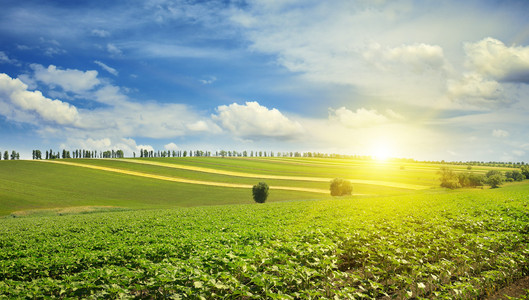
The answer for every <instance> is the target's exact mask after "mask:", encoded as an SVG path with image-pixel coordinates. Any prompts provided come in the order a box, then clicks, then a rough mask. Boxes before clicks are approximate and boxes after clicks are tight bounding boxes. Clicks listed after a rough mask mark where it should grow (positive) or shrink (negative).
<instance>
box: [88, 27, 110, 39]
mask: <svg viewBox="0 0 529 300" xmlns="http://www.w3.org/2000/svg"><path fill="white" fill-rule="evenodd" d="M92 35H93V36H97V37H102V38H105V37H109V36H110V32H108V31H106V30H103V29H93V30H92Z"/></svg>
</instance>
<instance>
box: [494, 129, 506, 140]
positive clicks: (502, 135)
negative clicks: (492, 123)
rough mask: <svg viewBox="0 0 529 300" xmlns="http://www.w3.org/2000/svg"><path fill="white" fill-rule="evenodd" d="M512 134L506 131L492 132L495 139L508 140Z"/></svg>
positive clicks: (496, 130)
mask: <svg viewBox="0 0 529 300" xmlns="http://www.w3.org/2000/svg"><path fill="white" fill-rule="evenodd" d="M509 135H510V134H509V132H508V131H505V130H502V129H494V130H493V131H492V136H493V137H497V138H506V137H508V136H509Z"/></svg>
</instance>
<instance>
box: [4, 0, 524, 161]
mask: <svg viewBox="0 0 529 300" xmlns="http://www.w3.org/2000/svg"><path fill="white" fill-rule="evenodd" d="M0 7H2V10H1V11H0V151H2V152H3V151H5V150H8V151H10V152H11V150H16V151H18V152H20V154H21V156H22V158H31V151H32V150H33V149H40V150H42V151H44V150H47V149H53V150H54V151H61V150H62V149H67V150H74V149H90V150H97V151H104V150H117V149H121V150H123V151H124V152H125V155H126V156H132V155H133V153H134V152H135V153H136V154H138V152H139V149H148V150H151V149H152V150H162V151H163V150H170V151H172V150H182V151H183V150H187V151H189V150H204V151H206V150H207V151H213V152H214V151H217V150H236V151H243V150H248V151H274V152H286V151H299V152H306V151H310V152H324V153H341V154H351V155H374V156H378V157H386V156H391V157H398V158H413V159H417V160H446V161H506V162H510V161H513V162H521V161H525V162H529V19H528V18H527V12H529V1H523V0H519V1H487V0H482V1H450V0H449V1H429V0H424V1H406V0H392V1H384V0H373V1H367V0H357V1H338V0H336V1H311V0H303V1H296V0H284V1H276V0H256V1H165V0H152V1H44V2H43V1H10V0H0Z"/></svg>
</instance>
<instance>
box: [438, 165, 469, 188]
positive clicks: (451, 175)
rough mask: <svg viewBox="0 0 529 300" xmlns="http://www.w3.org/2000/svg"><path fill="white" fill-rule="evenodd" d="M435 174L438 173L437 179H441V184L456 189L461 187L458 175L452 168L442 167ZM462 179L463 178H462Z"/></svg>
mask: <svg viewBox="0 0 529 300" xmlns="http://www.w3.org/2000/svg"><path fill="white" fill-rule="evenodd" d="M437 174H439V175H440V177H439V180H440V181H441V186H442V187H445V188H449V189H458V188H460V187H461V183H459V181H460V180H459V176H458V175H457V174H456V173H455V172H454V170H452V169H450V168H447V167H442V168H441V170H439V172H437ZM463 180H464V179H463Z"/></svg>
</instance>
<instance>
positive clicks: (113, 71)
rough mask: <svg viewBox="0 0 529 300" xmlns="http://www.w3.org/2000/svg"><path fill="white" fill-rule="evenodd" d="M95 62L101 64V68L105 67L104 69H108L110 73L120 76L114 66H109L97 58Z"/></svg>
mask: <svg viewBox="0 0 529 300" xmlns="http://www.w3.org/2000/svg"><path fill="white" fill-rule="evenodd" d="M94 63H95V64H96V65H98V66H100V67H101V68H103V70H105V71H107V72H108V73H110V74H112V75H114V76H118V74H119V73H118V70H116V69H114V68H112V67H109V66H108V65H106V64H104V63H102V62H100V61H99V60H95V61H94Z"/></svg>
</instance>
